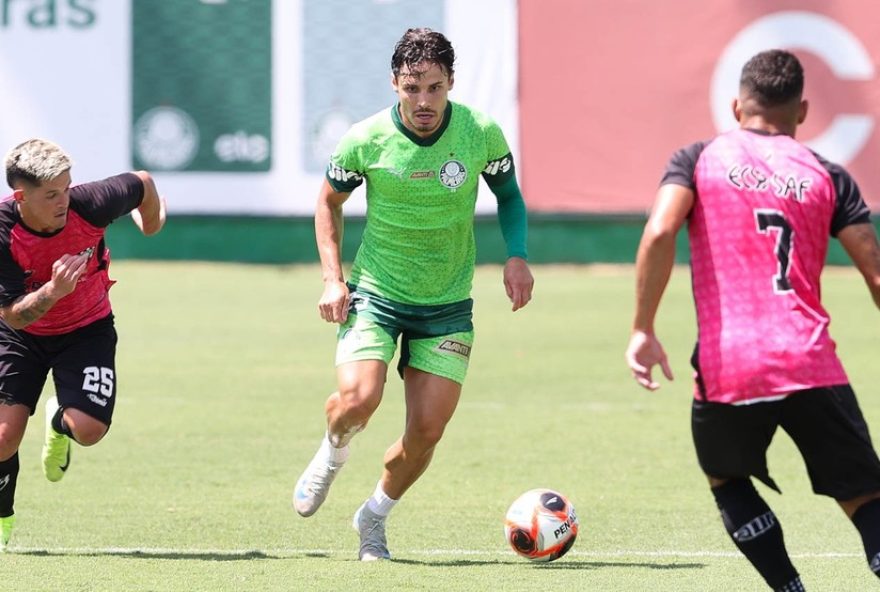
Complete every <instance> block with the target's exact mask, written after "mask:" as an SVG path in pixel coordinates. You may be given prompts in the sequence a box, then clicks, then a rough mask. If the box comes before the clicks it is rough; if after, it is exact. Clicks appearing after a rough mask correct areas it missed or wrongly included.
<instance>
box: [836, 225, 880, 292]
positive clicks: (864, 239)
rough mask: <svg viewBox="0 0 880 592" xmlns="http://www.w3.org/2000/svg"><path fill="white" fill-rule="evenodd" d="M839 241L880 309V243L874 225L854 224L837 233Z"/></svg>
mask: <svg viewBox="0 0 880 592" xmlns="http://www.w3.org/2000/svg"><path fill="white" fill-rule="evenodd" d="M837 240H839V241H840V244H841V245H843V248H844V249H845V250H846V252H847V254H849V256H850V259H852V261H853V263H854V264H855V266H856V268H857V269H858V270H859V271H860V272H861V274H862V277H864V278H865V283H866V284H867V285H868V290H870V292H871V297H872V298H873V299H874V304H876V305H877V308H880V243H878V241H877V232H876V231H875V230H874V225H873V224H871V223H866V224H852V225H850V226H846V227H845V228H844V229H843V230H841V231H840V232H838V233H837Z"/></svg>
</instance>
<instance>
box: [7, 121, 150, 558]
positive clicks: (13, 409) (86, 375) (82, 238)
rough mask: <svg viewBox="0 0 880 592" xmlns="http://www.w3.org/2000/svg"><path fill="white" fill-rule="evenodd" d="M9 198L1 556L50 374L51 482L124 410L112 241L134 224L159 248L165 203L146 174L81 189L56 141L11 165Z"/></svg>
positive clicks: (21, 148) (45, 456) (15, 154)
mask: <svg viewBox="0 0 880 592" xmlns="http://www.w3.org/2000/svg"><path fill="white" fill-rule="evenodd" d="M5 163H6V180H7V182H8V183H9V186H10V187H11V188H12V190H13V193H12V195H11V196H10V197H8V198H6V199H3V200H0V552H2V551H3V550H5V549H6V546H7V544H8V542H9V538H10V535H11V533H12V527H13V525H14V523H15V515H14V511H13V503H14V498H15V488H16V481H17V478H18V469H19V462H18V447H19V444H20V443H21V439H22V437H23V436H24V432H25V428H26V426H27V422H28V418H29V417H30V416H31V415H33V414H34V412H35V411H36V407H37V401H38V399H39V397H40V393H41V392H42V390H43V385H44V384H45V382H46V379H47V377H48V374H49V371H50V370H51V371H52V377H53V379H54V383H55V393H56V396H55V397H52V398H50V399H49V400H48V401H47V402H46V440H45V443H44V445H43V451H42V460H43V472H44V474H45V475H46V478H47V479H49V481H59V480H60V479H61V478H62V477H63V476H64V473H65V471H66V470H67V468H68V466H69V465H70V448H71V445H70V441H71V439H72V440H74V441H75V442H77V443H78V444H80V445H82V446H91V445H93V444H95V443H97V442H98V441H99V440H101V438H103V437H104V435H105V434H106V433H107V430H108V429H109V428H110V421H111V418H112V416H113V407H114V403H115V401H116V364H115V359H116V329H115V328H114V324H113V312H112V310H111V307H110V300H109V290H110V286H112V285H113V281H112V280H111V279H110V277H109V275H108V268H109V265H110V251H109V250H108V248H107V246H106V244H105V242H104V231H105V230H106V228H107V226H109V225H110V223H112V222H113V221H114V220H115V219H116V218H119V217H121V216H124V215H126V214H128V213H129V212H131V217H132V219H133V221H134V223H135V224H136V225H137V227H138V228H139V229H140V230H141V232H143V233H144V234H145V235H147V236H149V235H152V234H155V233H157V232H159V230H161V229H162V226H163V225H164V223H165V202H164V200H163V199H162V198H160V197H159V195H158V193H157V192H156V185H155V184H154V182H153V179H152V177H151V176H150V175H149V173H147V172H145V171H137V172H133V173H124V174H121V175H117V176H115V177H110V178H108V179H104V180H102V181H96V182H93V183H84V184H82V185H76V186H74V187H71V175H70V168H71V165H72V162H71V160H70V157H69V156H68V155H67V153H65V152H64V150H62V149H61V147H59V146H58V145H56V144H54V143H52V142H48V141H46V140H40V139H33V140H28V141H26V142H24V143H22V144H20V145H18V146H16V147H15V148H13V149H12V150H11V151H10V152H9V154H8V155H7V156H6V160H5Z"/></svg>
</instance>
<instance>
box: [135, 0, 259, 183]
mask: <svg viewBox="0 0 880 592" xmlns="http://www.w3.org/2000/svg"><path fill="white" fill-rule="evenodd" d="M271 5H272V2H271V0H173V1H169V0H133V3H132V18H133V26H132V29H133V42H132V56H133V67H132V136H131V137H132V162H133V165H134V167H135V168H138V169H141V168H144V169H149V170H166V171H234V172H250V171H254V172H259V171H268V170H269V169H270V167H271V162H272V101H271V97H272V7H271Z"/></svg>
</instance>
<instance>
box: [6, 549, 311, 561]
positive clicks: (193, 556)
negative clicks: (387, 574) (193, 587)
mask: <svg viewBox="0 0 880 592" xmlns="http://www.w3.org/2000/svg"><path fill="white" fill-rule="evenodd" d="M13 552H14V553H15V554H16V555H30V556H32V557H124V558H126V559H169V560H184V561H253V560H255V559H285V557H279V556H277V555H270V554H268V553H264V552H263V551H243V552H240V553H222V552H219V551H214V552H212V551H203V552H199V551H170V550H169V551H138V550H131V551H116V550H107V551H77V550H75V549H72V550H69V551H64V550H59V551H49V550H45V549H26V550H15V551H13ZM312 556H314V557H323V556H324V555H322V554H317V553H315V554H312Z"/></svg>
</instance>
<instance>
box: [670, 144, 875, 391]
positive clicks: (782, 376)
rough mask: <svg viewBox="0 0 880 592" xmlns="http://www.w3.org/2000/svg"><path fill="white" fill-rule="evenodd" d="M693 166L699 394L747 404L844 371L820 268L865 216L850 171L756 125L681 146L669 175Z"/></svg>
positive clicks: (839, 377)
mask: <svg viewBox="0 0 880 592" xmlns="http://www.w3.org/2000/svg"><path fill="white" fill-rule="evenodd" d="M689 167H690V171H692V176H691V179H690V180H689V182H687V183H684V184H686V185H687V186H690V187H691V188H693V189H694V193H695V196H696V199H695V202H694V207H693V210H692V212H691V214H690V219H689V223H688V234H689V238H690V246H691V271H692V280H693V289H694V300H695V302H696V308H697V322H698V325H699V338H698V343H697V351H696V352H695V354H696V355H695V360H694V365H695V368H696V370H697V389H696V390H697V392H696V396H698V397H701V398H704V399H705V400H708V401H712V402H720V403H732V404H745V403H754V402H758V401H766V400H773V399H779V398H782V397H784V396H785V395H787V394H789V393H792V392H794V391H799V390H803V389H809V388H814V387H820V386H830V385H835V384H845V383H847V382H848V380H847V376H846V373H845V372H844V369H843V366H842V365H841V363H840V360H839V359H838V357H837V354H836V353H835V344H834V341H833V340H832V339H831V337H830V335H829V333H828V325H829V322H830V319H829V316H828V313H827V312H826V311H825V309H824V308H823V307H822V302H821V294H820V283H819V278H820V275H821V272H822V268H823V266H824V263H825V257H826V254H827V251H828V242H829V237H830V236H831V235H832V234H836V232H837V231H839V230H840V229H841V228H843V227H844V226H846V225H847V224H852V223H856V222H866V221H868V216H869V213H868V211H867V207H866V206H865V205H864V202H863V201H862V199H861V196H860V195H859V194H858V188H857V187H856V186H855V184H854V183H853V182H852V179H851V178H850V177H849V175H848V174H846V172H845V171H843V169H841V168H840V167H836V166H835V165H831V164H830V163H827V162H826V161H823V160H821V159H820V158H819V157H817V156H816V155H815V154H814V153H812V152H811V151H810V150H809V149H808V148H806V147H805V146H803V145H802V144H800V143H799V142H797V141H796V140H794V139H793V138H791V137H789V136H785V135H767V134H761V133H757V132H754V131H751V130H735V131H732V132H729V133H726V134H722V135H720V136H718V137H717V138H715V139H714V140H712V141H711V142H709V143H706V144H702V143H701V144H696V145H692V146H691V147H689V148H688V149H685V150H683V151H681V152H680V153H678V154H677V155H676V157H673V162H672V164H671V166H670V169H668V170H667V176H666V179H665V181H664V182H674V183H682V181H681V180H680V179H679V178H678V176H680V175H682V174H686V173H684V172H685V171H687V170H688V168H689ZM670 171H671V172H670ZM841 193H845V194H846V195H841Z"/></svg>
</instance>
